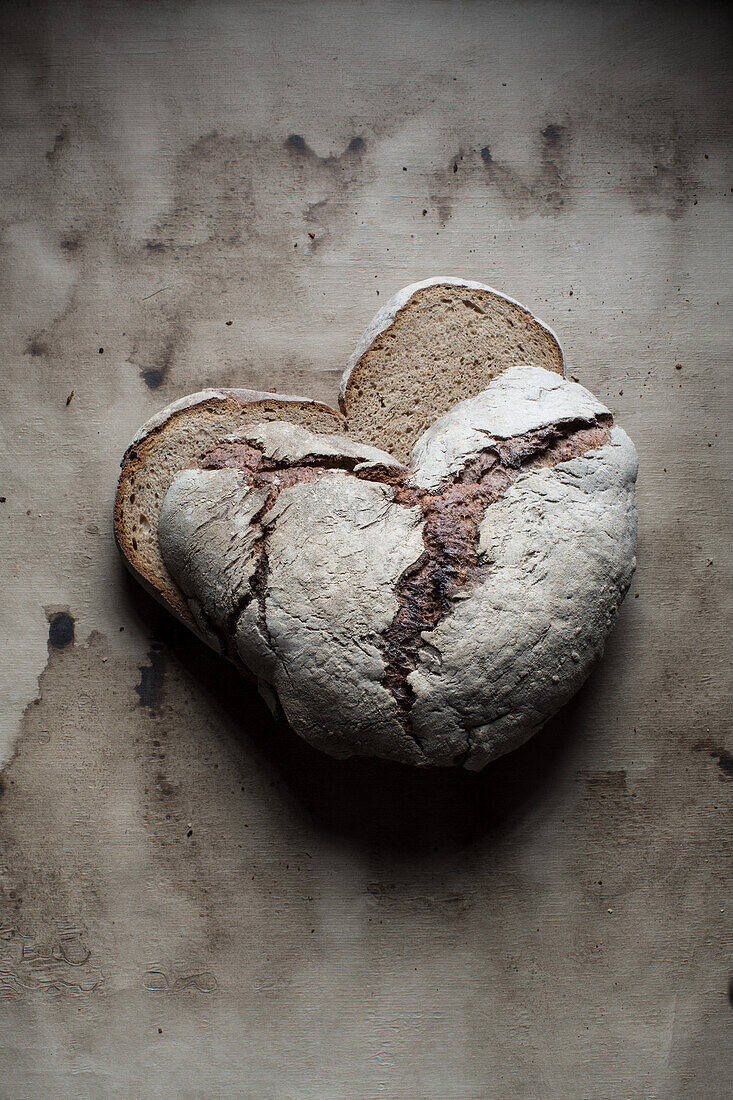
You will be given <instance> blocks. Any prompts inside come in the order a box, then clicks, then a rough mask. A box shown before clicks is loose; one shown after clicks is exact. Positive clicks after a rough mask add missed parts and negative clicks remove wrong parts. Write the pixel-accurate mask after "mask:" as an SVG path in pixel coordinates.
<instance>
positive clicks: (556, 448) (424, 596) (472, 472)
mask: <svg viewBox="0 0 733 1100" xmlns="http://www.w3.org/2000/svg"><path fill="white" fill-rule="evenodd" d="M611 424H612V417H611V416H610V415H601V416H599V417H598V418H597V419H596V420H595V422H592V423H589V422H588V421H585V420H575V421H570V422H566V423H563V424H554V425H550V426H549V427H546V428H539V429H537V430H535V431H531V432H527V433H525V434H524V435H520V436H514V437H513V438H511V439H507V440H502V441H494V440H492V441H491V442H490V443H488V444H487V447H486V450H484V451H482V452H481V453H480V454H478V455H476V456H475V457H474V458H473V459H471V460H469V462H467V463H466V465H465V466H464V468H463V469H462V471H461V472H460V474H458V475H457V476H456V478H455V479H454V480H453V481H451V482H449V483H447V484H445V485H443V486H442V487H441V488H439V489H437V490H435V491H433V492H426V491H425V490H415V489H411V488H408V487H404V488H398V489H397V493H396V498H395V499H396V500H397V501H398V502H399V503H404V504H417V505H418V506H419V507H420V509H421V511H422V514H423V518H424V521H425V524H424V527H423V542H424V544H425V553H424V554H423V555H422V556H421V558H420V559H419V560H418V561H417V562H416V563H415V564H414V565H413V566H411V567H410V568H409V569H407V570H406V571H405V572H404V573H403V575H402V576H401V577H400V579H399V581H398V583H397V588H396V592H397V599H398V604H399V606H398V610H397V613H396V615H395V617H394V619H393V620H392V622H391V624H390V625H389V627H388V628H387V630H386V631H385V633H384V634H383V636H382V645H383V651H384V656H385V669H386V672H385V683H386V685H387V686H388V687H389V689H390V691H391V692H392V694H393V696H394V697H395V699H396V701H397V704H398V706H399V708H400V712H401V714H402V716H403V721H404V723H405V726H406V728H409V729H410V731H411V723H410V709H411V707H412V704H413V702H414V692H413V690H412V687H411V685H410V683H409V681H408V679H407V678H408V676H409V674H410V673H411V672H412V671H414V669H415V668H417V665H418V655H419V651H420V649H421V647H422V646H423V638H422V634H423V632H424V631H430V630H434V629H435V627H436V626H437V625H438V624H439V623H440V622H441V621H442V620H443V619H445V618H446V617H447V616H448V615H450V614H451V612H452V611H453V608H454V606H455V600H456V598H457V597H458V596H459V594H460V592H461V590H462V589H463V588H465V587H466V586H467V585H468V584H471V583H474V582H475V581H477V580H478V579H480V577H481V575H482V574H483V572H484V571H485V568H486V567H485V566H484V565H483V564H482V563H481V561H480V558H479V527H480V524H481V521H482V520H483V518H484V514H485V513H486V510H487V508H488V507H489V506H490V505H491V504H494V503H495V502H496V501H498V500H501V498H502V497H503V496H504V494H505V492H506V490H507V489H508V488H509V486H510V485H511V484H512V482H513V481H516V479H517V477H518V476H519V474H520V473H521V472H524V471H526V470H528V469H538V468H542V467H548V466H556V465H557V464H558V463H560V462H567V461H568V460H569V459H571V458H577V457H579V456H580V455H583V454H586V453H587V452H588V451H591V450H595V449H596V448H598V447H602V446H603V445H604V443H606V442H608V439H609V437H610V427H611ZM438 659H439V657H438Z"/></svg>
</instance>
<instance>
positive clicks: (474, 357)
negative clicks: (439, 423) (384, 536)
mask: <svg viewBox="0 0 733 1100" xmlns="http://www.w3.org/2000/svg"><path fill="white" fill-rule="evenodd" d="M516 362H526V363H530V364H531V363H537V364H539V365H542V366H546V367H548V368H549V369H551V370H557V371H559V372H562V351H561V349H560V346H559V344H558V343H557V340H556V339H555V337H554V336H553V335H552V333H551V332H550V330H549V329H548V328H547V327H546V326H545V325H543V324H542V322H540V321H537V320H536V319H535V318H533V317H532V315H531V314H530V313H529V312H528V311H527V310H526V309H524V307H523V306H520V305H519V304H518V303H517V302H514V301H513V300H512V299H510V298H506V297H505V296H503V295H501V294H499V293H498V292H497V291H494V290H491V289H490V288H489V287H486V286H484V285H483V284H481V283H474V282H467V281H464V280H459V279H454V278H451V277H448V276H445V277H443V276H441V277H438V278H437V279H428V280H426V281H425V282H423V283H415V284H413V285H412V286H409V287H405V288H404V290H401V291H399V293H398V294H396V295H395V296H394V297H393V298H392V299H391V300H390V301H389V302H388V303H387V304H386V306H385V307H384V309H382V310H380V312H379V313H378V314H377V316H376V317H375V318H374V320H373V321H372V323H371V325H370V326H369V328H368V329H367V331H366V333H365V334H364V336H363V337H362V339H361V341H360V342H359V345H358V347H357V349H356V351H355V352H354V354H353V355H352V357H351V359H350V360H349V365H348V366H347V368H346V371H345V373H344V377H343V380H342V387H341V395H340V401H341V404H342V407H343V408H344V409H345V410H346V411H347V412H348V423H347V422H346V421H345V420H344V418H343V417H342V416H341V415H340V414H339V413H337V412H335V411H334V410H333V409H330V408H328V407H327V406H325V405H322V404H319V403H318V402H315V401H308V400H306V399H304V398H292V397H281V396H279V395H277V394H271V393H259V392H257V391H252V390H206V391H203V392H201V393H195V394H191V395H190V396H188V397H185V398H183V399H181V400H180V401H177V402H174V403H173V404H172V405H169V406H168V407H167V408H165V409H163V410H162V412H160V413H159V414H158V415H157V416H155V417H153V419H152V420H150V421H148V423H147V424H145V425H144V426H143V427H142V428H141V429H140V431H139V432H138V434H137V436H136V437H135V439H134V440H133V442H132V443H131V445H130V447H129V448H128V450H127V452H126V453H125V456H124V458H123V461H122V473H121V475H120V479H119V485H118V488H117V497H116V503H115V533H116V538H117V542H118V545H119V547H120V550H121V551H122V554H123V556H124V558H125V561H126V562H127V565H128V566H129V568H130V570H131V571H132V573H133V574H134V575H135V576H136V577H137V579H138V580H139V581H140V582H141V583H142V584H143V585H144V586H145V587H146V588H147V589H148V590H149V591H150V592H152V594H153V595H154V596H155V597H156V598H157V599H159V600H160V601H161V602H162V603H163V604H164V606H166V607H167V608H168V609H169V610H171V611H172V612H173V613H174V614H175V615H177V616H178V617H179V618H181V619H183V621H184V622H185V623H186V624H187V625H188V626H193V625H194V624H193V620H192V618H191V614H190V610H189V608H188V607H187V605H186V601H185V600H184V599H183V597H182V595H181V593H180V591H179V590H178V588H177V586H176V584H175V582H174V581H173V580H172V578H171V577H170V575H169V573H168V570H167V569H166V567H165V564H164V562H163V560H162V558H161V556H160V551H159V548H158V531H157V525H158V514H159V511H160V506H161V502H162V500H163V497H164V496H165V494H166V492H167V490H168V487H169V486H170V484H171V482H172V480H173V478H174V476H175V475H176V474H177V473H178V472H179V471H180V470H182V469H183V468H184V467H185V466H187V465H188V464H189V463H190V462H191V461H192V460H193V459H194V457H195V456H196V455H198V454H200V453H201V451H202V450H203V448H204V447H205V446H206V445H207V444H209V443H213V442H215V441H216V440H217V439H220V438H221V437H222V436H224V435H226V434H227V433H229V432H232V431H234V430H235V429H236V428H238V427H240V426H242V425H245V424H249V423H254V422H256V421H267V420H276V419H282V420H284V421H289V422H292V423H296V424H303V425H305V426H306V427H309V428H310V429H312V430H313V431H315V432H326V433H327V432H343V431H344V430H347V431H348V432H349V434H350V435H352V436H353V437H354V438H356V439H360V440H362V441H364V442H366V443H376V444H379V445H380V446H384V447H388V448H389V449H390V451H391V452H392V453H393V454H395V455H396V456H397V457H399V458H401V459H403V460H404V459H405V458H406V456H407V455H408V454H409V451H410V448H411V447H412V444H413V443H414V441H415V440H416V439H417V437H418V436H419V435H420V434H421V432H422V431H423V430H424V428H425V427H427V425H428V424H429V423H431V422H432V421H433V420H434V419H435V418H436V417H437V416H439V415H441V414H442V413H443V412H445V410H446V409H447V408H448V407H450V406H451V405H453V404H455V402H456V401H458V400H460V399H461V398H465V397H470V396H472V395H473V394H475V393H477V392H479V391H480V390H481V389H483V388H484V386H485V385H486V384H487V382H488V381H489V380H490V379H491V378H493V377H494V376H495V375H496V374H498V373H500V372H501V371H502V370H503V369H505V368H506V367H507V366H510V365H512V364H514V363H516Z"/></svg>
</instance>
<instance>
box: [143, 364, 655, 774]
mask: <svg viewBox="0 0 733 1100" xmlns="http://www.w3.org/2000/svg"><path fill="white" fill-rule="evenodd" d="M635 479H636V454H635V451H634V448H633V445H632V444H631V442H630V440H629V439H628V437H627V436H626V435H625V433H624V432H623V431H622V430H621V429H619V428H618V427H616V426H614V425H613V419H612V416H611V414H610V412H609V411H608V410H607V409H605V408H604V406H603V405H602V404H601V403H600V402H598V401H597V400H596V399H595V398H594V397H593V396H592V395H591V394H589V393H588V391H587V390H584V389H583V388H582V387H580V386H577V385H575V384H573V383H570V382H566V381H564V380H563V379H562V378H561V377H559V376H558V375H557V374H556V373H553V372H548V371H545V370H542V369H541V368H537V367H531V366H530V367H514V368H511V369H510V370H507V372H505V373H503V374H502V375H501V376H500V377H498V378H497V379H496V380H495V381H493V382H491V383H490V384H489V386H488V387H487V389H486V391H485V392H483V393H482V394H481V395H480V396H478V397H476V398H473V399H472V400H468V401H464V402H462V403H459V404H458V405H457V406H456V407H455V408H454V409H453V410H452V411H450V412H449V413H447V414H446V415H445V416H444V417H443V418H442V419H441V420H440V421H439V422H437V423H436V424H434V425H433V426H432V428H431V429H430V430H429V431H428V432H427V433H426V434H425V435H424V436H423V438H422V439H420V440H419V441H418V442H417V444H416V446H415V448H414V452H413V457H412V462H411V464H410V466H409V467H405V466H402V465H401V464H400V463H399V462H397V461H396V460H395V458H394V457H392V456H391V455H390V454H388V453H384V452H381V451H378V450H377V451H375V450H374V449H373V448H372V447H371V446H366V447H364V448H362V449H360V447H359V445H355V444H354V442H353V440H347V439H342V440H339V438H338V437H337V436H334V435H332V434H331V435H329V438H328V439H327V440H325V441H323V442H322V443H320V444H319V440H318V437H317V436H313V435H310V433H309V432H308V431H307V430H305V429H303V428H302V427H298V428H297V429H296V430H293V428H292V427H289V426H285V425H283V426H280V425H276V424H269V425H262V426H254V427H248V428H247V429H246V430H245V431H242V432H240V433H237V434H235V435H233V436H230V437H229V439H227V440H225V441H221V442H220V444H219V445H218V446H216V447H214V448H209V450H208V451H207V452H206V453H204V454H202V455H201V456H200V457H199V460H198V462H197V464H196V469H193V470H190V471H186V472H184V473H182V474H180V475H179V476H178V477H177V478H176V479H175V480H174V482H173V485H172V487H171V489H170V491H169V493H168V495H167V497H166V501H165V504H164V507H163V510H162V513H161V519H160V528H159V534H160V546H161V549H162V553H163V556H164V559H165V561H166V564H167V566H168V568H169V569H170V571H171V573H172V574H173V576H174V577H175V579H176V581H177V583H178V584H179V585H180V587H181V589H182V590H183V591H184V592H185V594H186V598H187V600H188V601H189V605H190V607H191V608H192V610H193V612H194V613H195V614H196V615H198V617H199V620H200V621H201V623H202V624H203V626H204V627H205V628H206V629H207V630H210V631H211V632H212V633H213V634H214V635H215V636H216V639H217V642H218V644H219V647H220V648H221V649H222V650H223V652H225V653H228V654H229V655H230V656H231V657H232V659H234V660H235V661H236V662H237V663H240V664H242V665H243V666H245V667H247V668H248V669H249V670H250V671H251V672H252V673H253V674H254V675H255V676H256V677H257V678H258V680H259V682H260V684H261V686H262V689H263V691H264V693H265V694H267V695H268V696H269V697H270V698H272V697H273V696H275V697H277V699H278V700H279V703H280V705H281V706H282V709H283V711H284V713H285V716H286V717H287V720H288V722H289V723H290V725H291V726H292V728H293V729H294V730H295V732H296V733H298V734H299V735H300V736H302V737H304V738H305V739H306V740H307V741H309V742H310V743H311V744H313V745H315V746H316V747H318V748H319V749H321V750H323V751H325V752H329V753H331V754H333V755H337V756H345V755H350V754H360V755H376V756H382V757H385V758H388V759H392V760H398V761H402V762H406V763H412V764H420V765H428V764H437V765H451V764H460V765H463V766H465V767H468V768H471V769H477V768H481V767H483V766H484V765H485V764H486V763H487V762H488V761H490V760H492V759H495V758H496V757H497V756H500V755H501V754H502V753H504V752H507V751H509V750H510V749H512V748H514V747H515V746H516V745H518V744H520V743H521V742H522V741H524V740H526V739H527V738H528V737H530V736H531V735H532V734H533V733H534V732H536V731H537V729H539V728H540V726H541V725H542V724H543V723H544V722H545V721H547V719H548V718H549V717H550V716H551V715H552V714H553V713H554V712H555V711H556V710H557V709H558V707H560V706H561V705H562V704H563V703H564V702H565V701H566V700H567V699H568V698H569V697H570V695H572V694H573V692H575V691H576V690H577V689H578V687H579V686H580V684H581V683H582V682H583V680H584V679H585V678H586V676H587V675H588V673H589V671H590V670H591V668H592V666H593V664H594V662H595V661H596V660H597V659H598V657H599V656H600V654H601V652H602V650H603V646H604V643H605V640H606V637H607V635H608V632H609V630H610V629H611V627H612V625H613V623H614V621H615V618H616V615H617V612H618V608H619V605H620V603H621V600H622V599H623V596H624V594H625V592H626V590H627V588H628V585H629V583H630V580H631V576H632V574H633V570H634V564H635V559H634V554H635V542H636V510H635V498H634V488H635Z"/></svg>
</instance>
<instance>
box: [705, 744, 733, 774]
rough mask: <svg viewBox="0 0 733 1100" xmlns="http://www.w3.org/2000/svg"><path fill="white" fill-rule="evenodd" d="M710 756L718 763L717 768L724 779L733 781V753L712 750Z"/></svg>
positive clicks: (723, 750) (725, 750)
mask: <svg viewBox="0 0 733 1100" xmlns="http://www.w3.org/2000/svg"><path fill="white" fill-rule="evenodd" d="M710 755H711V756H713V757H714V758H715V759H716V760H717V761H718V767H719V768H720V770H721V771H722V773H723V775H724V776H725V777H726V779H733V753H730V752H728V750H727V749H714V750H713V751H712V752H711V753H710Z"/></svg>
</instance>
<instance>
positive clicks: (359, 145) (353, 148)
mask: <svg viewBox="0 0 733 1100" xmlns="http://www.w3.org/2000/svg"><path fill="white" fill-rule="evenodd" d="M285 148H286V149H287V150H288V151H289V152H291V153H297V154H298V155H299V156H301V157H308V158H311V159H313V160H314V161H318V162H319V163H320V164H322V165H326V166H333V165H337V164H339V163H340V162H341V160H342V159H343V158H344V157H353V156H355V155H356V156H358V155H359V154H361V153H363V152H364V150H365V149H366V142H365V140H364V138H363V137H361V135H359V134H356V136H355V137H353V138H352V139H351V141H350V142H349V144H348V145H347V146H346V148H345V149H344V151H343V153H339V154H334V153H330V154H329V155H328V156H327V157H321V156H319V155H318V153H316V151H315V150H314V149H312V148H311V146H310V145H309V144H308V142H307V141H306V140H305V138H304V137H303V136H302V134H290V135H289V136H288V137H287V138H286V140H285Z"/></svg>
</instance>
